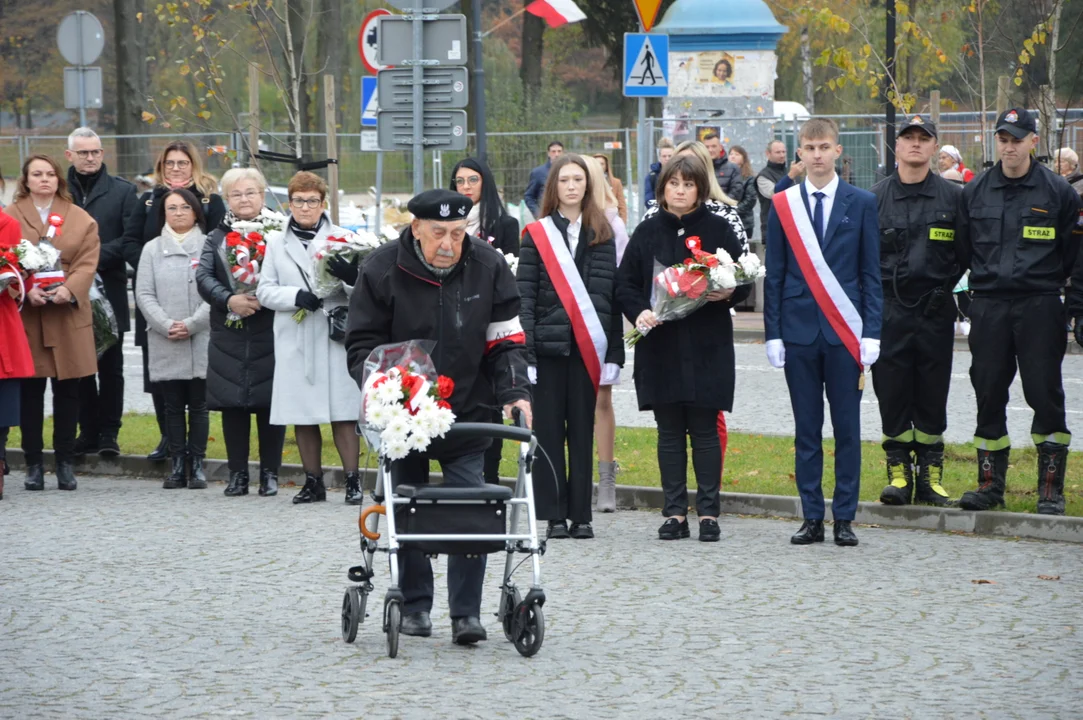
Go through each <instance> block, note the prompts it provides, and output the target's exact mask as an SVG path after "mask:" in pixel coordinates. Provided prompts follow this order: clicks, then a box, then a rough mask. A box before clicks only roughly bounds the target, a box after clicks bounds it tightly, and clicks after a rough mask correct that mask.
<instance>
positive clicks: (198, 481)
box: [188, 455, 207, 490]
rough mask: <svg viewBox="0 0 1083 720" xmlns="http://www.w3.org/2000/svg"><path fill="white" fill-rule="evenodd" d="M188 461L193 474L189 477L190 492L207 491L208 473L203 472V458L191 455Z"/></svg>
mask: <svg viewBox="0 0 1083 720" xmlns="http://www.w3.org/2000/svg"><path fill="white" fill-rule="evenodd" d="M188 461H189V462H190V463H191V465H192V470H191V474H190V475H189V476H188V489H189V490H206V489H207V473H206V472H205V471H204V470H203V456H202V455H189V456H188Z"/></svg>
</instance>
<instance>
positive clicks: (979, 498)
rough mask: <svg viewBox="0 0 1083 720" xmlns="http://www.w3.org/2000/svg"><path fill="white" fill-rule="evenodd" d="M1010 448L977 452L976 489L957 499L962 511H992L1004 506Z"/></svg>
mask: <svg viewBox="0 0 1083 720" xmlns="http://www.w3.org/2000/svg"><path fill="white" fill-rule="evenodd" d="M1010 454H1011V448H1004V449H1003V450H978V489H977V490H968V491H967V492H965V493H963V496H962V497H961V498H959V507H960V508H962V509H963V510H994V509H996V508H998V507H1002V506H1003V505H1004V490H1005V489H1006V488H1007V485H1008V456H1009V455H1010Z"/></svg>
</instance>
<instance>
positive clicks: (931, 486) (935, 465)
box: [914, 445, 951, 507]
mask: <svg viewBox="0 0 1083 720" xmlns="http://www.w3.org/2000/svg"><path fill="white" fill-rule="evenodd" d="M917 460H918V476H917V480H916V481H915V484H914V502H915V503H917V504H918V505H937V506H939V507H944V506H946V505H950V504H951V498H950V497H949V496H948V491H947V490H945V489H944V488H943V486H942V485H941V484H940V481H941V479H942V478H943V477H944V446H943V445H933V446H932V447H919V448H918V451H917Z"/></svg>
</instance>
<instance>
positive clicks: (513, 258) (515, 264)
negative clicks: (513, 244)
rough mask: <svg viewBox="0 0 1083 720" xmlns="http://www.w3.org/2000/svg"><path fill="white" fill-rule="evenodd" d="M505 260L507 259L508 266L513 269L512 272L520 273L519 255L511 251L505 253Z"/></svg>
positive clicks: (514, 273) (513, 273)
mask: <svg viewBox="0 0 1083 720" xmlns="http://www.w3.org/2000/svg"><path fill="white" fill-rule="evenodd" d="M504 260H506V261H507V263H508V267H509V268H510V269H511V274H512V275H516V274H518V273H519V257H518V256H517V255H513V254H511V253H504Z"/></svg>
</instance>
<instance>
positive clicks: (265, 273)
mask: <svg viewBox="0 0 1083 720" xmlns="http://www.w3.org/2000/svg"><path fill="white" fill-rule="evenodd" d="M288 192H289V198H290V212H291V215H290V222H289V227H288V228H287V230H286V236H285V237H284V238H283V239H282V240H281V242H277V243H270V244H268V245H267V257H266V259H265V260H264V263H263V270H262V272H261V273H260V281H259V289H258V290H257V291H256V297H257V298H258V299H259V303H260V305H261V306H262V307H265V308H267V309H269V310H274V311H275V321H274V336H275V349H274V352H275V373H274V385H273V389H272V391H271V422H272V423H274V424H275V425H293V426H294V434H295V435H296V437H297V449H298V451H299V452H300V454H301V463H302V464H303V465H304V469H305V486H304V487H303V488H302V489H301V492H299V493H297V495H295V496H294V498H293V502H294V503H310V502H315V501H320V500H326V499H327V488H326V486H325V485H324V482H323V467H322V463H321V457H322V455H323V436H322V435H321V433H320V425H323V424H327V423H330V424H331V433H332V435H333V436H334V439H335V447H336V448H337V449H338V454H339V458H341V460H342V469H343V470H344V471H345V475H346V502H347V504H350V505H360V504H361V501H362V499H363V496H362V493H361V474H360V473H359V472H358V459H359V455H360V450H361V443H360V439H359V438H358V437H357V433H356V431H355V430H354V424H355V422H356V421H357V415H358V412H359V411H360V409H361V391H360V390H359V389H358V387H357V384H356V383H355V382H354V381H353V378H351V377H350V372H349V368H348V367H347V363H346V347H345V345H343V343H342V342H341V341H335V340H332V339H331V336H330V330H329V326H328V316H327V314H326V313H328V312H330V311H331V310H333V309H334V308H337V307H341V306H346V305H348V304H349V302H350V300H349V297H350V294H351V293H352V292H353V285H354V283H356V282H357V264H356V263H352V262H347V261H345V260H343V259H342V258H341V257H339V258H334V257H333V258H331V259H330V260H329V262H328V269H329V271H330V273H331V274H332V275H333V276H334V277H335V278H336V279H337V281H338V282H337V287H336V289H335V290H334V292H332V293H331V294H330V295H326V297H323V298H320V297H317V296H316V294H315V293H314V292H313V289H314V286H315V284H316V274H315V273H314V272H313V263H314V260H315V258H316V256H317V254H319V253H320V251H321V250H323V249H325V248H326V247H327V245H328V243H329V240H328V238H330V237H338V238H342V237H345V236H347V235H349V234H350V233H349V231H347V230H343V229H342V228H339V227H335V226H334V225H333V224H332V223H331V218H330V217H329V216H327V215H326V214H325V213H324V211H323V208H324V204H325V202H326V200H327V183H326V182H324V180H323V178H321V177H320V176H319V175H315V174H313V173H310V172H299V173H297V174H296V175H294V176H293V178H292V179H291V180H290V183H289V188H288ZM321 294H323V293H321ZM299 311H304V313H305V314H304V317H303V318H302V319H301V320H300V321H298V320H296V319H295V318H294V316H295V314H298V313H299Z"/></svg>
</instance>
